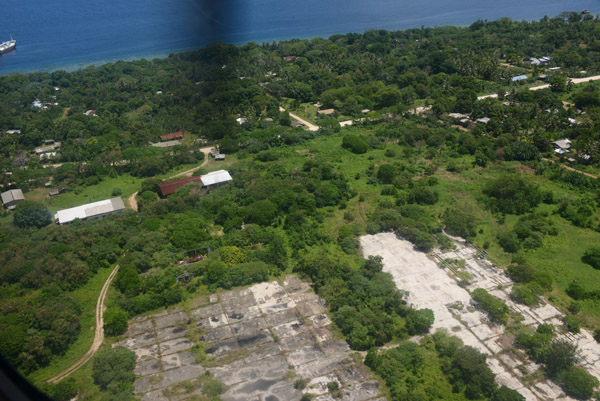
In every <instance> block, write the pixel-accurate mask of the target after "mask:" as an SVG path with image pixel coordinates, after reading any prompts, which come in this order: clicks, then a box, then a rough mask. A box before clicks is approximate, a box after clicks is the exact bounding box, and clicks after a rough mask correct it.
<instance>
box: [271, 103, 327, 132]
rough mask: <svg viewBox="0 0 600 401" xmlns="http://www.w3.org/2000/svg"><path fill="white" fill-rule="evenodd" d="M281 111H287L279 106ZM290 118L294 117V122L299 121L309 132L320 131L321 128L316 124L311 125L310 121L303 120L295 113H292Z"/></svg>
mask: <svg viewBox="0 0 600 401" xmlns="http://www.w3.org/2000/svg"><path fill="white" fill-rule="evenodd" d="M279 111H280V112H282V113H283V112H284V111H285V109H284V108H283V107H281V106H279ZM290 117H292V118H293V119H294V120H298V121H300V122H301V123H302V124H304V125H306V127H307V128H308V130H309V131H318V130H319V127H317V126H316V125H314V124H311V123H309V122H308V121H306V120H305V119H303V118H300V117H298V116H297V115H295V114H294V113H290Z"/></svg>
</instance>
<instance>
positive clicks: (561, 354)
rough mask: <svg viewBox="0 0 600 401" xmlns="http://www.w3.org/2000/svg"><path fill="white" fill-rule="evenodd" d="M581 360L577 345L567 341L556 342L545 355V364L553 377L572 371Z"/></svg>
mask: <svg viewBox="0 0 600 401" xmlns="http://www.w3.org/2000/svg"><path fill="white" fill-rule="evenodd" d="M579 359H580V357H579V355H578V353H577V345H576V344H572V343H570V342H568V341H566V340H554V341H553V342H552V344H551V345H550V346H549V347H548V349H547V350H546V351H545V352H544V355H543V362H544V364H545V365H546V370H547V371H548V373H549V374H550V376H551V377H554V376H556V375H557V374H558V373H560V372H562V371H567V370H570V369H571V368H572V367H573V366H574V365H575V364H576V363H577V362H578V361H579Z"/></svg>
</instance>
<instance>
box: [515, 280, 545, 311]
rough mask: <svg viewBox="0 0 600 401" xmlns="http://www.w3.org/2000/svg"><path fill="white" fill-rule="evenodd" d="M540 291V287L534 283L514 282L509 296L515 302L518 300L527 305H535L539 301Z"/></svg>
mask: <svg viewBox="0 0 600 401" xmlns="http://www.w3.org/2000/svg"><path fill="white" fill-rule="evenodd" d="M540 293H541V289H540V288H539V287H538V286H537V285H535V283H529V284H519V283H516V284H514V285H513V287H512V291H511V293H510V297H511V299H512V300H513V301H515V302H519V303H522V304H524V305H527V306H536V305H538V304H539V302H540V299H539V295H540Z"/></svg>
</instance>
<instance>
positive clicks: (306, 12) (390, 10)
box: [0, 0, 600, 75]
mask: <svg viewBox="0 0 600 401" xmlns="http://www.w3.org/2000/svg"><path fill="white" fill-rule="evenodd" d="M1 3H2V12H1V13H0V41H4V40H9V39H10V35H12V36H13V38H14V39H16V40H17V49H16V50H15V51H13V52H10V53H7V54H4V55H2V56H0V74H2V75H6V74H9V73H13V72H30V71H53V70H57V69H65V70H69V71H72V70H77V69H79V68H83V67H86V66H88V65H90V64H95V65H100V64H103V63H106V62H110V61H116V60H131V59H137V58H154V57H162V56H166V55H168V54H169V53H172V52H178V51H184V50H192V49H199V48H201V47H203V46H204V45H206V44H208V43H212V42H215V41H223V42H226V43H233V44H242V43H246V42H257V43H262V42H270V41H273V40H282V39H291V38H312V37H315V36H321V37H328V36H329V35H332V34H335V33H348V32H364V31H365V30H368V29H389V30H401V29H407V28H419V27H421V26H427V27H435V26H443V25H460V26H466V25H470V24H471V23H473V22H475V21H476V20H478V19H482V20H495V19H499V18H502V17H510V18H512V19H514V20H534V19H539V18H542V17H544V16H545V15H547V16H549V17H554V16H556V15H558V14H559V13H560V12H562V11H577V12H580V11H582V10H584V9H588V10H590V11H591V13H592V14H596V13H599V12H600V2H598V1H597V0H570V1H569V0H563V1H557V0H528V1H522V0H504V1H497V0H454V1H448V0H429V1H427V2H425V1H422V0H54V1H48V0H2V2H1Z"/></svg>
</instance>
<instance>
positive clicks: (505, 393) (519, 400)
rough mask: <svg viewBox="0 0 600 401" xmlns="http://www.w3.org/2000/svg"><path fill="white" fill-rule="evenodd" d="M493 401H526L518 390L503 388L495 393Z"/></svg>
mask: <svg viewBox="0 0 600 401" xmlns="http://www.w3.org/2000/svg"><path fill="white" fill-rule="evenodd" d="M491 401H525V397H523V396H522V395H521V393H519V392H518V391H516V390H513V389H510V388H508V387H506V386H502V387H500V388H499V389H498V390H497V391H496V392H495V393H494V395H493V396H492V400H491Z"/></svg>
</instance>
